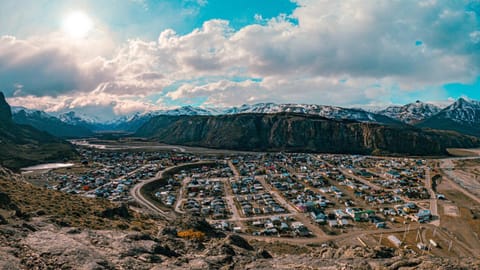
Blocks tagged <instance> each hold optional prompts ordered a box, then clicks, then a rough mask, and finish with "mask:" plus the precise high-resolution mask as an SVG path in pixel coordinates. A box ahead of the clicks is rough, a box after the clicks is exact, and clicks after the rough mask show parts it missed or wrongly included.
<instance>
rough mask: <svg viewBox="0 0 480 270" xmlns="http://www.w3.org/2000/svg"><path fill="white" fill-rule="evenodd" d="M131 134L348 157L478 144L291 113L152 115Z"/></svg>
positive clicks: (407, 128)
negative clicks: (325, 153) (349, 154)
mask: <svg viewBox="0 0 480 270" xmlns="http://www.w3.org/2000/svg"><path fill="white" fill-rule="evenodd" d="M135 135H136V136H142V137H150V138H155V139H157V140H159V141H161V142H164V143H169V144H181V145H191V146H202V147H211V148H223V149H235V150H250V151H298V152H328V153H352V154H408V155H443V154H446V148H449V147H476V146H479V145H480V144H479V142H480V141H479V139H477V138H474V137H470V136H464V135H460V134H457V133H454V132H441V131H425V130H422V129H419V128H415V127H412V126H409V125H380V124H373V123H362V122H358V121H351V120H332V119H327V118H324V117H320V116H313V115H305V114H296V113H295V114H294V113H280V114H258V113H257V114H254V113H251V114H237V115H221V116H157V117H154V118H152V119H151V120H150V121H148V122H146V123H145V124H144V125H143V126H142V127H140V129H139V130H138V132H137V133H136V134H135Z"/></svg>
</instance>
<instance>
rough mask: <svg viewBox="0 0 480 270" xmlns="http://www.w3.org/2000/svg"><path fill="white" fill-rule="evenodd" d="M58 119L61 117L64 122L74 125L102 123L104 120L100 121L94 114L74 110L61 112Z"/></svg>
mask: <svg viewBox="0 0 480 270" xmlns="http://www.w3.org/2000/svg"><path fill="white" fill-rule="evenodd" d="M58 119H60V120H61V121H62V122H65V123H69V124H72V125H82V124H85V123H88V124H96V123H102V121H100V120H99V119H98V118H96V117H94V116H89V115H86V114H78V113H76V112H74V111H70V112H66V113H62V114H59V115H58Z"/></svg>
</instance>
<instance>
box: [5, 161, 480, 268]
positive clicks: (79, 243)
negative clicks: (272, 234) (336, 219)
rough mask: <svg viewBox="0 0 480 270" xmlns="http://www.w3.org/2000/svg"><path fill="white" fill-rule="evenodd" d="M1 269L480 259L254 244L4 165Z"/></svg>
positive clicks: (467, 263) (388, 264)
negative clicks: (31, 180) (37, 180)
mask: <svg viewBox="0 0 480 270" xmlns="http://www.w3.org/2000/svg"><path fill="white" fill-rule="evenodd" d="M0 269H88V270H90V269H91V270H93V269H202V270H206V269H480V262H479V260H478V259H474V258H466V259H465V258H463V259H461V260H460V259H446V258H438V257H430V256H420V257H419V256H417V255H414V254H407V253H405V252H403V251H401V250H395V249H393V248H389V247H377V248H365V247H360V246H340V247H338V246H336V245H335V244H334V243H312V244H311V245H301V246H294V245H288V244H283V243H275V242H274V243H266V242H263V241H257V240H250V241H247V240H246V239H245V238H242V237H241V236H239V235H234V234H232V235H229V234H224V233H222V232H218V231H216V230H214V229H213V228H212V227H211V226H210V225H209V224H208V223H207V222H206V221H205V220H203V219H201V218H195V217H179V218H177V220H175V221H174V222H167V221H165V220H161V219H158V218H157V219H155V218H153V217H149V216H146V215H140V214H137V213H135V212H133V211H132V210H130V209H129V208H128V207H126V206H125V205H120V206H118V205H113V204H111V203H110V202H108V201H100V200H96V199H87V198H83V197H78V196H74V195H67V194H63V193H59V192H54V191H51V190H45V189H42V188H38V187H34V186H31V185H29V184H27V183H25V182H23V181H22V179H21V178H20V177H18V176H15V175H13V174H11V172H9V171H7V170H3V169H1V168H0Z"/></svg>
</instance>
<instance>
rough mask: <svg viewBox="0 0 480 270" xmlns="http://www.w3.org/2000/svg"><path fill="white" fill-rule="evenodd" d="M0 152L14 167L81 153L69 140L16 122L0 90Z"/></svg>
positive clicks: (1, 158)
mask: <svg viewBox="0 0 480 270" xmlns="http://www.w3.org/2000/svg"><path fill="white" fill-rule="evenodd" d="M0 153H1V154H0V164H1V165H2V166H5V167H9V168H13V169H18V168H21V167H24V166H28V165H31V164H38V163H42V162H48V161H59V160H63V159H65V158H75V157H76V156H77V154H76V152H75V150H74V148H73V146H72V145H70V144H69V143H67V142H64V141H62V140H60V139H58V138H56V137H54V136H52V135H50V134H48V133H46V132H43V131H39V130H37V129H35V128H33V127H31V126H27V125H19V124H15V123H14V122H13V121H12V112H11V109H10V106H9V105H8V103H7V102H6V101H5V97H4V96H3V93H0Z"/></svg>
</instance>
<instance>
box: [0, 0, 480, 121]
mask: <svg viewBox="0 0 480 270" xmlns="http://www.w3.org/2000/svg"><path fill="white" fill-rule="evenodd" d="M297 4H298V8H296V9H295V10H294V11H293V13H292V14H288V15H283V14H282V15H279V16H278V17H275V18H271V19H263V18H262V17H261V14H259V16H256V20H255V23H253V24H251V25H248V26H245V27H243V28H240V29H237V30H235V29H233V28H232V27H231V26H230V24H229V22H228V21H225V20H217V19H214V20H209V21H206V22H204V23H203V26H202V27H201V28H198V29H194V30H193V31H191V32H189V33H186V34H178V33H176V32H175V31H174V30H172V29H166V30H164V31H162V32H161V33H159V36H158V39H157V40H142V39H131V40H128V41H126V42H123V43H121V44H118V45H115V46H114V47H115V48H113V49H111V50H110V55H109V56H106V55H101V54H98V55H91V53H90V54H89V53H86V52H90V51H91V49H92V48H98V47H101V46H102V45H101V44H103V43H101V42H100V43H99V41H98V40H97V41H96V40H90V41H85V46H83V47H82V48H80V49H79V48H78V47H77V48H76V49H72V47H71V46H68V45H66V43H67V42H63V41H61V42H52V41H51V39H50V38H49V36H46V37H45V38H43V39H42V37H35V38H32V39H25V40H19V39H16V38H14V37H11V36H4V37H1V38H0V89H1V90H3V91H4V92H6V93H7V95H8V96H10V98H9V101H10V102H11V103H13V104H15V105H22V106H25V107H30V108H38V109H45V110H48V111H65V110H72V109H78V108H90V107H98V108H110V109H111V112H112V113H113V114H129V113H132V112H135V111H143V110H152V109H157V108H164V107H169V106H175V105H178V104H196V105H208V106H228V105H239V104H243V103H255V102H263V101H274V102H289V103H292V102H302V103H317V104H335V105H344V106H348V105H359V104H360V105H362V104H363V105H371V104H382V103H391V102H392V100H393V99H394V98H395V96H402V95H403V96H406V97H408V96H409V95H412V93H417V92H422V91H430V92H428V93H432V94H434V95H436V96H433V97H432V98H440V99H441V98H446V97H445V96H444V93H443V92H442V91H443V89H442V85H444V84H447V83H452V82H459V83H466V84H468V83H470V82H473V81H474V80H475V79H476V78H477V77H479V75H480V70H479V69H480V65H478V63H480V34H479V33H480V20H479V17H480V4H479V2H478V1H435V0H423V1H413V0H408V1H379V0H378V1H375V0H372V1H367V2H365V1H359V0H348V1H320V0H298V1H297ZM99 44H100V45H99ZM108 47H109V48H111V47H112V45H111V44H108ZM426 89H427V90H426ZM432 89H433V90H432ZM437 95H438V96H437Z"/></svg>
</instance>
